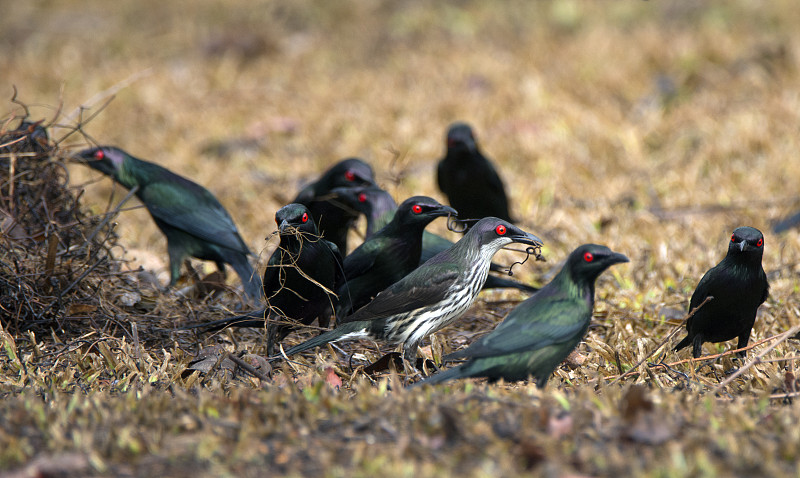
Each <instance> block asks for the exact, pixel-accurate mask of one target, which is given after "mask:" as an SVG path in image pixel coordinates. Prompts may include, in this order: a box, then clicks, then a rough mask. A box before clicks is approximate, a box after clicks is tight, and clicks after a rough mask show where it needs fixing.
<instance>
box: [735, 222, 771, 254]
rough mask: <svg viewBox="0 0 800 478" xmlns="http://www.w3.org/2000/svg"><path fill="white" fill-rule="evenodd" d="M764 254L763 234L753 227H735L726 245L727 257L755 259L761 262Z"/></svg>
mask: <svg viewBox="0 0 800 478" xmlns="http://www.w3.org/2000/svg"><path fill="white" fill-rule="evenodd" d="M763 254H764V234H762V233H761V231H759V230H758V229H756V228H754V227H747V226H744V227H737V228H736V229H734V230H733V234H731V242H730V243H729V244H728V256H734V257H735V256H741V255H746V256H748V257H757V258H758V260H759V261H760V260H761V256H762V255H763Z"/></svg>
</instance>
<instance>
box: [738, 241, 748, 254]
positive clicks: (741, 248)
mask: <svg viewBox="0 0 800 478" xmlns="http://www.w3.org/2000/svg"><path fill="white" fill-rule="evenodd" d="M746 246H747V241H742V242H740V243H739V250H740V251H742V252H744V248H745V247H746Z"/></svg>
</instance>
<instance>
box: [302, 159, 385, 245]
mask: <svg viewBox="0 0 800 478" xmlns="http://www.w3.org/2000/svg"><path fill="white" fill-rule="evenodd" d="M374 184H375V173H374V172H373V171H372V167H371V166H370V165H369V164H367V163H365V162H364V161H363V160H361V159H358V158H347V159H343V160H341V161H339V162H338V163H336V164H334V165H333V166H331V167H330V169H328V170H327V171H325V173H323V174H322V176H320V178H319V179H318V180H316V181H314V182H313V183H311V184H309V185H307V186H306V187H304V188H303V189H302V190H301V191H300V192H299V193H298V194H297V197H296V198H295V199H294V201H292V202H294V203H299V204H303V205H305V206H306V207H307V208H308V209H309V211H311V215H312V216H313V218H314V222H315V223H316V224H317V228H318V229H319V232H320V233H321V234H322V237H324V238H325V239H327V240H329V241H331V242H333V243H334V244H336V247H338V248H339V250H340V251H341V252H342V254H347V233H348V232H349V230H350V228H351V227H352V226H353V224H354V223H355V221H356V220H357V219H358V213H357V212H356V211H353V210H351V209H349V208H347V207H346V206H345V205H344V204H342V203H340V202H338V201H337V200H336V198H335V196H334V195H333V194H332V192H331V191H332V190H333V189H334V188H337V187H354V186H370V185H374Z"/></svg>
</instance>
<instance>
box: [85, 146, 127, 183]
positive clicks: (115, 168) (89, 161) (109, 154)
mask: <svg viewBox="0 0 800 478" xmlns="http://www.w3.org/2000/svg"><path fill="white" fill-rule="evenodd" d="M75 157H76V158H77V159H78V160H79V161H81V162H83V163H85V164H86V165H87V166H89V167H90V168H93V169H96V170H98V171H100V172H101V173H103V174H106V175H108V176H111V177H115V176H116V175H117V173H118V172H119V171H120V169H122V165H123V163H124V162H125V159H126V158H128V154H126V153H125V152H124V151H122V150H121V149H119V148H115V147H113V146H98V147H96V148H89V149H84V150H83V151H80V152H78V154H77V155H75Z"/></svg>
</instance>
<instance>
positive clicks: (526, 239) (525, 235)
mask: <svg viewBox="0 0 800 478" xmlns="http://www.w3.org/2000/svg"><path fill="white" fill-rule="evenodd" d="M509 229H510V228H509ZM514 229H516V230H515V231H509V232H510V234H509V235H508V237H509V239H511V240H512V241H514V242H519V243H520V244H528V245H531V246H534V247H541V246H542V244H544V243H543V242H542V240H541V239H539V238H538V237H536V236H534V235H533V234H531V233H529V232H525V231H523V230H522V229H518V228H514Z"/></svg>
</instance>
